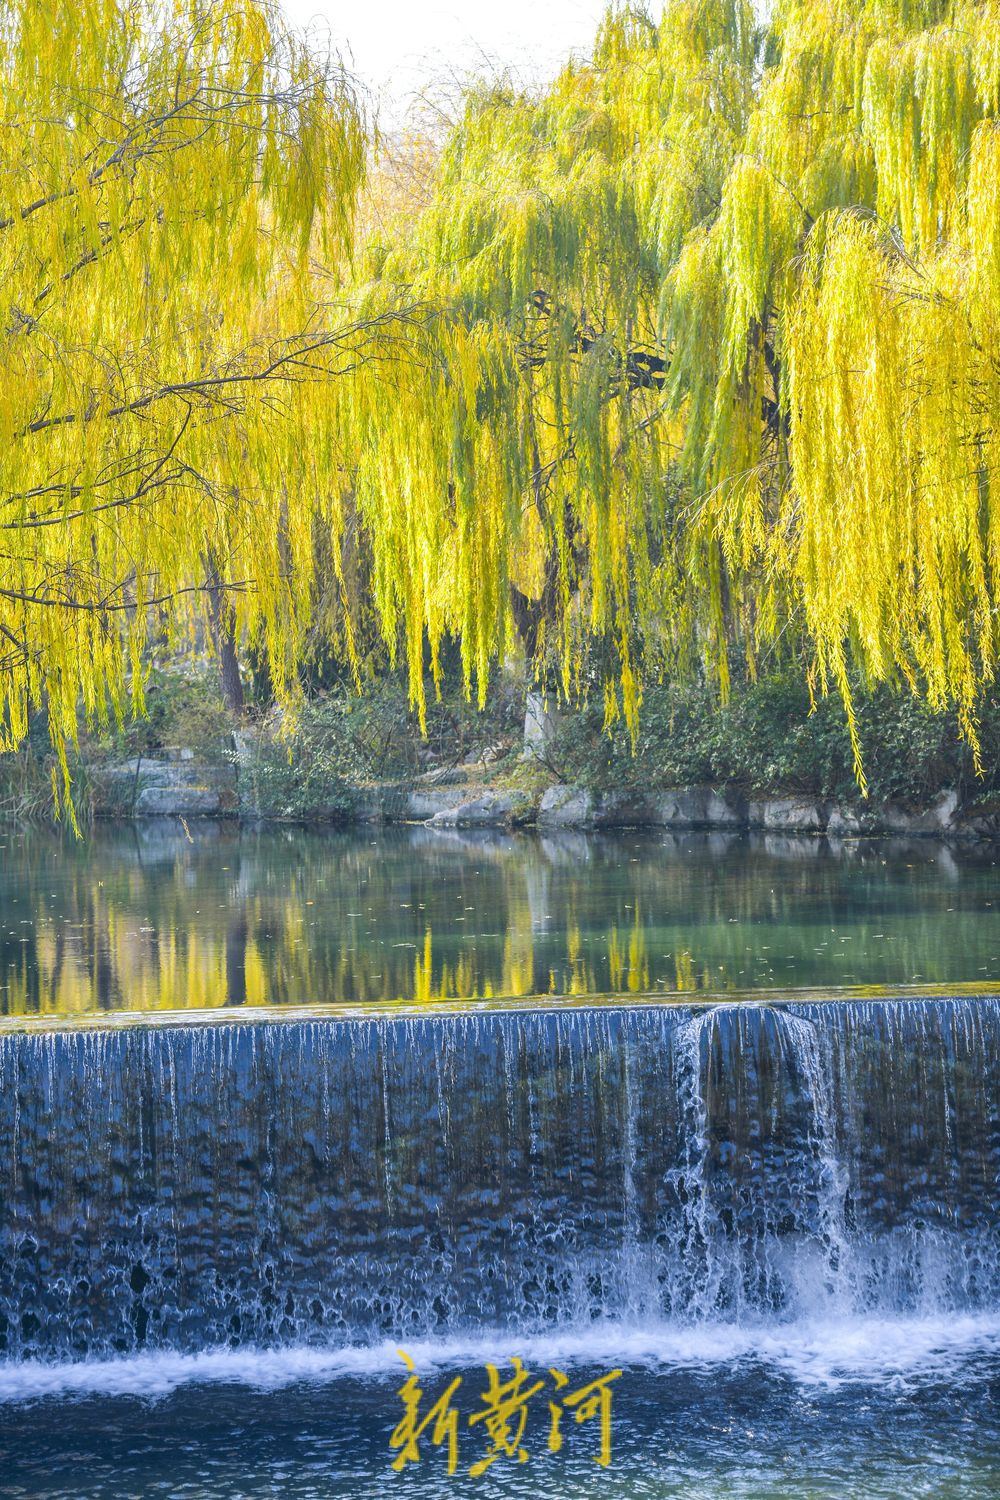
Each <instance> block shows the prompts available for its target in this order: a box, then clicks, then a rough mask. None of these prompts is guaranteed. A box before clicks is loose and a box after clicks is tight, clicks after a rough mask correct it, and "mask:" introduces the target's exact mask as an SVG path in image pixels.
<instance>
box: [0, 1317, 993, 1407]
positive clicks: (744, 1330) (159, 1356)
mask: <svg viewBox="0 0 1000 1500" xmlns="http://www.w3.org/2000/svg"><path fill="white" fill-rule="evenodd" d="M403 1347H404V1348H405V1349H406V1352H407V1353H408V1354H409V1355H410V1357H411V1358H412V1359H413V1360H414V1361H415V1363H416V1365H417V1368H418V1369H419V1370H421V1371H431V1370H439V1369H446V1368H449V1367H451V1368H462V1367H464V1368H469V1367H482V1365H483V1364H484V1363H485V1362H486V1361H487V1360H491V1361H493V1362H494V1363H502V1362H503V1361H505V1360H508V1359H510V1358H511V1356H512V1355H515V1354H516V1355H519V1356H520V1358H521V1359H523V1360H524V1362H525V1364H527V1365H528V1366H529V1367H530V1366H550V1365H556V1366H567V1365H568V1366H573V1365H584V1364H585V1365H596V1366H600V1367H601V1368H605V1369H607V1368H611V1367H612V1366H621V1367H624V1368H628V1367H634V1368H646V1369H649V1370H652V1371H654V1372H666V1371H669V1370H688V1371H692V1372H698V1371H701V1370H704V1371H706V1372H711V1371H713V1370H717V1369H718V1368H720V1367H727V1366H736V1365H741V1364H746V1363H749V1362H755V1363H759V1364H762V1365H764V1366H766V1367H768V1368H770V1369H772V1370H774V1371H775V1372H776V1373H780V1374H782V1375H785V1376H787V1377H789V1378H791V1379H793V1380H794V1381H796V1382H797V1383H799V1384H801V1385H805V1386H814V1387H816V1386H819V1387H825V1388H827V1389H833V1388H836V1387H839V1386H842V1385H846V1384H858V1383H861V1384H877V1385H878V1386H880V1387H881V1388H882V1389H884V1388H885V1387H886V1385H887V1384H888V1385H890V1386H893V1387H905V1386H908V1385H911V1384H915V1383H923V1382H926V1381H941V1380H948V1381H951V1382H960V1381H962V1380H963V1379H968V1378H974V1376H975V1373H976V1370H977V1369H978V1361H979V1359H980V1358H981V1357H982V1356H983V1355H986V1354H998V1355H1000V1313H997V1314H989V1315H978V1316H973V1315H940V1316H935V1317H911V1318H906V1317H900V1318H882V1317H879V1318H865V1319H861V1318H856V1317H855V1318H851V1319H842V1320H835V1319H824V1320H822V1321H816V1322H799V1323H792V1324H787V1325H781V1324H770V1325H764V1326H758V1327H747V1326H737V1325H734V1324H705V1323H702V1324H698V1325H692V1326H684V1325H679V1324H659V1325H648V1324H647V1325H644V1326H642V1327H639V1326H634V1325H628V1324H621V1323H610V1322H609V1323H594V1324H588V1325H587V1327H585V1328H575V1329H565V1330H552V1331H547V1332H545V1333H542V1334H532V1335H524V1334H518V1333H512V1332H507V1331H505V1330H499V1329H495V1330H491V1331H477V1332H470V1333H469V1334H468V1335H467V1336H465V1337H463V1336H457V1337H449V1338H445V1339H423V1340H422V1339H410V1340H404V1341H403ZM399 1348H400V1344H399V1342H398V1341H397V1340H394V1339H390V1340H386V1341H385V1342H383V1343H379V1344H371V1345H354V1346H347V1347H344V1348H340V1349H314V1348H305V1347H297V1348H287V1349H274V1350H266V1349H255V1348H246V1349H213V1350H207V1351H205V1352H203V1353H200V1354H177V1353H171V1352H170V1351H157V1352H150V1353H145V1354H138V1355H133V1356H131V1357H127V1358H119V1359H107V1360H99V1359H88V1360H79V1361H70V1362H66V1363H64V1364H46V1363H43V1362H41V1361H34V1360H28V1361H19V1362H15V1361H7V1362H0V1403H8V1404H9V1403H12V1402H21V1401H29V1400H38V1399H40V1398H43V1397H64V1396H85V1395H86V1396H89V1395H96V1396H133V1397H138V1398H140V1399H146V1400H150V1399H157V1398H160V1397H163V1396H167V1395H169V1394H170V1393H171V1392H172V1391H174V1390H176V1389H177V1388H178V1387H179V1386H183V1385H191V1384H197V1385H211V1384H232V1385H244V1386H248V1387H252V1388H254V1389H257V1390H276V1389H280V1388H281V1387H283V1386H288V1385H294V1384H297V1383H299V1382H312V1383H323V1384H326V1383H329V1382H331V1381H335V1380H337V1379H341V1378H344V1377H353V1378H356V1379H386V1378H394V1377H396V1376H399V1375H401V1374H402V1373H403V1364H402V1361H401V1359H400V1355H399Z"/></svg>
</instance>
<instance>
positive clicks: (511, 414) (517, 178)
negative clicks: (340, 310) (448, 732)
mask: <svg viewBox="0 0 1000 1500" xmlns="http://www.w3.org/2000/svg"><path fill="white" fill-rule="evenodd" d="M361 265H362V267H363V274H364V276H366V277H367V278H368V281H367V285H366V286H365V287H364V288H363V290H362V293H361V302H360V305H361V306H363V307H368V308H373V309H376V308H378V307H380V306H381V305H382V302H383V299H385V298H387V297H392V296H398V293H399V288H401V287H406V288H408V289H409V290H410V291H411V292H413V293H414V294H416V295H417V296H418V297H419V299H420V300H422V301H424V300H426V302H427V303H429V304H431V305H433V306H435V307H436V308H437V309H438V310H439V312H438V316H437V318H436V320H435V321H434V323H433V325H432V326H429V328H428V330H427V332H428V338H427V343H426V346H425V349H424V357H423V359H422V360H421V361H420V362H419V363H418V364H414V365H413V366H411V367H410V368H408V369H407V370H405V371H401V372H400V374H399V377H398V379H396V380H394V382H393V383H392V384H391V385H387V384H386V383H385V382H384V381H382V380H381V379H377V378H372V377H371V372H369V371H362V372H361V373H360V375H359V377H358V379H357V380H356V381H354V382H352V383H351V386H350V390H349V392H348V388H347V387H346V386H345V387H344V388H343V391H342V392H341V393H340V394H339V395H337V396H335V398H334V399H335V401H336V402H337V404H338V415H337V418H336V423H337V428H338V431H339V432H340V433H341V434H342V437H341V441H342V443H343V446H344V450H345V451H346V452H353V455H354V457H353V459H352V462H351V464H350V466H349V486H350V493H351V496H352V500H353V503H355V504H356V505H357V507H358V508H359V512H360V514H361V515H362V516H363V518H364V524H365V526H366V528H367V532H368V535H369V537H370V542H371V548H372V554H373V580H374V590H375V597H376V600H377V605H378V609H379V611H380V616H381V619H382V621H383V626H384V629H385V631H386V635H387V638H388V639H389V640H390V641H395V639H396V638H397V636H398V635H400V634H401V633H402V634H403V635H404V636H405V639H406V641H407V649H408V655H409V661H410V670H411V681H412V684H413V695H414V699H415V701H416V702H417V704H418V706H419V704H420V702H421V696H422V693H423V674H422V670H421V667H422V652H423V645H424V638H425V637H426V638H428V639H429V641H430V647H431V653H432V657H433V658H435V659H436V651H437V646H438V643H439V642H440V641H441V639H442V638H443V636H444V635H445V633H447V632H452V633H455V634H457V635H459V636H460V637H461V641H462V649H463V660H464V667H465V673H466V680H467V684H468V686H469V687H470V689H475V688H477V689H478V692H479V694H480V696H481V695H482V694H483V692H484V691H485V684H486V682H487V680H488V676H489V673H490V671H491V670H492V667H493V664H494V663H495V662H496V661H497V659H498V658H500V657H501V656H502V655H503V654H504V653H505V652H506V651H507V650H508V649H509V648H510V646H511V644H512V642H514V641H515V640H516V639H517V638H518V637H520V639H521V640H522V641H523V642H524V643H525V645H526V647H527V650H528V654H529V656H530V657H532V658H533V659H534V660H535V661H536V662H537V661H539V660H541V659H542V657H543V655H546V654H547V656H548V658H549V659H552V658H553V657H554V658H555V659H556V660H557V661H558V663H559V669H560V678H561V687H562V691H563V692H565V693H566V694H567V695H568V696H571V695H572V694H573V693H574V691H576V690H577V689H578V688H579V686H580V673H581V666H582V664H583V663H584V662H585V661H586V659H587V656H588V651H589V649H590V648H591V647H592V646H593V645H594V644H595V643H601V644H602V645H604V646H610V647H612V648H613V650H612V660H613V662H614V670H613V671H612V672H606V674H605V692H606V704H607V713H608V715H609V716H614V715H615V714H616V713H618V712H621V711H624V713H625V714H626V716H627V717H628V718H629V720H630V722H632V723H633V724H634V722H635V716H636V714H637V712H638V707H639V700H640V696H641V685H640V672H639V670H638V663H639V658H640V656H641V658H642V663H643V669H644V670H648V669H649V666H650V663H652V662H655V661H659V662H660V663H662V664H666V665H668V666H670V667H671V669H676V668H677V667H678V666H679V665H683V664H690V663H691V662H693V661H694V660H695V659H696V658H698V657H702V658H704V659H705V660H706V661H707V662H708V664H709V665H710V667H711V670H712V671H713V672H714V673H715V674H716V676H717V678H718V680H719V682H720V686H721V689H722V691H723V692H725V689H726V684H727V680H728V674H729V670H730V666H731V664H732V663H733V662H734V661H735V660H737V659H739V658H743V659H745V661H746V663H747V667H748V669H749V671H750V672H751V673H754V672H755V671H757V670H758V669H759V667H760V664H761V662H762V661H770V659H771V658H772V657H773V655H774V654H775V653H786V652H791V653H794V654H795V655H796V656H797V658H798V659H800V660H801V662H802V665H803V670H804V671H806V672H807V673H808V675H809V678H810V682H811V683H812V684H813V685H814V687H815V689H816V691H822V692H825V691H827V690H828V689H829V688H830V687H831V686H833V687H835V688H837V689H839V691H840V692H841V694H842V696H843V699H844V703H845V706H846V709H847V713H848V718H849V721H850V722H851V725H852V732H853V714H852V709H851V682H852V679H853V678H855V677H856V676H860V677H861V678H862V679H865V680H868V681H869V682H875V681H882V680H893V681H897V682H899V683H901V684H904V685H909V687H910V688H912V690H914V691H917V692H920V693H922V694H925V695H926V697H927V698H928V700H929V701H930V703H931V704H932V705H933V706H934V707H936V708H943V707H945V706H947V705H951V706H952V707H954V708H957V711H958V715H959V718H960V721H961V724H962V726H963V728H964V731H965V733H966V735H967V736H969V737H970V739H972V741H973V743H974V742H975V715H976V701H977V695H978V694H979V692H980V691H981V690H982V688H983V685H984V684H985V683H988V682H989V681H990V680H991V678H992V676H993V674H994V671H995V666H996V653H997V628H996V623H995V600H996V594H997V584H998V568H1000V493H998V484H1000V474H998V458H1000V449H998V443H1000V431H998V419H1000V383H998V382H1000V357H998V354H997V350H998V348H1000V343H998V337H997V335H998V331H1000V330H998V320H1000V6H998V4H997V3H996V0H779V3H778V5H777V7H776V9H775V11H774V13H773V16H772V17H771V19H770V20H769V22H768V23H767V24H766V25H761V24H759V22H758V21H757V19H756V18H755V14H754V11H753V8H752V7H751V5H750V4H748V3H745V0H668V3H667V5H666V7H665V9H664V11H663V14H662V16H659V17H656V18H653V17H652V16H651V15H648V14H645V13H643V12H637V11H635V10H632V9H622V10H613V11H612V12H611V13H609V15H608V17H607V18H606V20H605V23H604V25H603V27H602V30H601V33H600V35H599V38H598V41H597V45H596V49H595V53H594V56H593V59H592V61H591V62H590V63H588V64H587V65H574V66H571V67H569V68H567V69H566V70H565V71H564V72H563V74H562V75H561V76H560V78H559V79H558V80H557V82H556V83H555V84H554V85H553V86H552V88H551V89H549V90H548V91H547V92H546V93H545V94H544V96H543V97H541V98H538V97H531V96H527V95H525V94H524V93H522V92H518V91H517V90H515V89H513V88H507V87H504V86H499V87H497V86H495V87H492V88H490V89H488V90H483V91H481V92H480V93H477V94H475V95H473V96H472V97H471V98H470V99H469V101H468V104H467V108H466V111H465V115H464V118H463V119H462V121H461V123H460V124H459V126H458V127H457V129H456V130H455V132H454V134H453V136H452V138H451V139H450V141H449V142H448V144H447V147H446V149H445V151H444V154H443V158H442V161H441V163H440V166H439V168H438V170H437V173H436V177H435V180H434V183H433V191H432V193H431V198H430V201H429V203H428V205H427V207H426V208H425V210H424V211H423V212H422V213H421V214H420V216H419V218H418V219H417V220H416V222H412V223H408V224H407V225H406V229H405V234H403V235H401V236H397V237H396V238H395V239H393V238H392V237H389V238H386V237H385V236H382V237H378V236H375V237H373V238H372V239H371V240H370V242H369V243H368V245H367V249H366V256H365V258H364V259H363V261H362V262H361ZM604 659H605V660H607V653H606V652H605V655H604ZM856 751H858V747H857V745H856ZM858 774H859V777H860V778H861V780H862V783H863V773H862V768H861V762H860V758H859V760H858Z"/></svg>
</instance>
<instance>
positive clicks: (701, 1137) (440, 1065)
mask: <svg viewBox="0 0 1000 1500" xmlns="http://www.w3.org/2000/svg"><path fill="white" fill-rule="evenodd" d="M0 1138H2V1140H3V1142H4V1149H3V1152H2V1154H0V1355H2V1356H3V1357H4V1358H6V1359H8V1360H10V1359H15V1360H23V1359H35V1358H42V1359H46V1360H67V1359H79V1358H83V1357H85V1356H90V1357H93V1356H100V1357H107V1356H114V1355H119V1354H134V1353H136V1352H138V1351H142V1350H169V1351H173V1352H181V1353H184V1352H186V1353H194V1352H198V1351H204V1350H211V1349H215V1348H218V1347H220V1346H222V1347H226V1346H230V1347H238V1346H242V1345H253V1346H255V1347H261V1346H264V1347H268V1348H282V1347H285V1346H290V1345H295V1346H297V1347H298V1346H314V1347H315V1348H316V1349H329V1348H332V1347H344V1346H349V1345H355V1344H359V1343H360V1344H363V1343H370V1342H376V1341H380V1340H383V1339H387V1338H391V1339H403V1338H414V1339H433V1338H435V1337H442V1336H444V1335H446V1334H447V1335H448V1336H452V1335H455V1334H467V1333H470V1332H474V1331H475V1330H476V1329H477V1328H482V1327H490V1328H505V1329H508V1330H510V1331H512V1332H516V1333H518V1334H519V1335H523V1336H524V1337H525V1338H529V1337H533V1336H536V1335H538V1334H540V1333H542V1332H544V1331H545V1330H547V1329H548V1330H552V1329H556V1330H564V1331H566V1332H572V1331H573V1330H580V1329H586V1328H596V1327H598V1326H604V1325H605V1324H607V1323H609V1322H614V1321H615V1320H622V1321H628V1322H630V1323H631V1324H633V1325H635V1324H639V1323H642V1322H643V1321H652V1320H656V1321H657V1322H663V1321H667V1322H669V1323H671V1324H672V1325H676V1326H678V1327H688V1326H706V1325H708V1326H715V1325H718V1326H732V1325H739V1326H740V1327H759V1328H761V1329H773V1328H774V1327H775V1326H776V1325H782V1324H785V1323H788V1322H791V1321H793V1320H796V1319H802V1318H808V1317H810V1316H814V1315H817V1314H823V1315H827V1316H843V1317H845V1318H848V1317H856V1316H859V1315H867V1316H881V1315H896V1314H899V1313H901V1312H902V1313H907V1312H927V1311H933V1312H935V1313H941V1314H948V1313H950V1312H954V1313H956V1314H959V1313H960V1314H963V1315H969V1314H974V1313H975V1312H976V1310H977V1309H983V1308H992V1307H994V1306H995V1305H997V1304H998V1303H1000V1255H998V1248H1000V1205H998V1201H997V1191H996V1184H997V1181H998V1174H1000V1002H998V1001H997V1000H996V999H992V998H979V999H973V998H969V999H966V998H963V999H957V998H956V999H913V1000H909V999H908V1000H899V1001H826V1002H815V1003H812V1002H810V1003H806V1002H794V1003H782V1004H773V1005H765V1004H756V1003H754V1004H750V1003H745V1004H733V1005H723V1006H716V1007H713V1008H711V1009H701V1008H698V1007H693V1006H669V1005H662V1006H661V1005H653V1004H645V1005H634V1006H626V1005H619V1006H606V1007H591V1008H586V1007H581V1008H576V1009H571V1008H567V1007H553V1008H551V1009H537V1010H533V1011H527V1010H525V1011H515V1010H502V1009H497V1010H494V1011H489V1012H486V1011H483V1012H477V1013H472V1014H456V1015H451V1016H443V1015H441V1014H437V1015H435V1016H434V1017H433V1018H429V1017H428V1018H423V1017H413V1016H408V1017H403V1016H384V1017H375V1018H366V1019H350V1020H348V1019H344V1020H336V1019H334V1020H330V1019H316V1020H308V1019H305V1020H304V1019H295V1020H292V1019H289V1020H276V1021H273V1022H271V1021H268V1022H251V1021H247V1022H243V1023H237V1024H220V1023H210V1024H200V1025H190V1026H161V1027H156V1026H150V1025H140V1026H134V1027H128V1026H122V1027H116V1028H112V1029H107V1030H84V1029H82V1030H76V1031H72V1030H68V1031H53V1032H50V1033H38V1032H29V1031H24V1032H15V1031H8V1032H5V1033H4V1034H3V1035H0Z"/></svg>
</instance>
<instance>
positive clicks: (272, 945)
mask: <svg viewBox="0 0 1000 1500" xmlns="http://www.w3.org/2000/svg"><path fill="white" fill-rule="evenodd" d="M994 982H1000V883H998V880H997V865H996V852H995V850H993V849H992V848H990V847H989V846H984V847H983V848H978V849H974V848H966V849H955V848H947V847H945V846H943V845H940V844H934V843H929V842H919V841H912V842H909V843H903V842H900V841H876V840H870V841H862V842H858V843H853V844H841V845H839V846H838V845H833V844H831V843H828V842H827V841H826V840H825V839H814V838H798V839H795V838H770V837H768V838H765V837H763V836H755V835H749V836H747V835H743V836H729V835H720V834H697V833H692V834H687V835H680V836H679V835H660V836H658V837H641V836H639V835H638V834H623V835H621V836H619V837H613V838H612V837H605V836H601V837H597V836H594V837H588V836H585V835H581V834H562V835H560V836H556V835H550V836H534V835H529V834H524V835H509V834H502V833H482V834H473V833H469V834H462V833H455V832H450V833H448V832H443V831H442V832H435V831H432V830H429V829H424V828H419V827H417V828H406V829H394V830H382V829H364V830H361V831H354V832H309V831H305V830H300V829H268V830H263V831H248V830H243V831H241V830H239V829H237V828H235V827H230V826H225V825H222V826H218V825H198V824H195V823H192V825H191V831H190V834H186V833H185V832H184V830H183V829H181V828H180V827H179V826H178V825H177V824H170V825H166V826H163V825H159V824H148V825H137V826H128V827H125V828H104V829H101V828H98V829H97V830H96V831H95V832H94V833H93V834H92V835H91V836H90V837H89V838H88V839H87V840H86V841H85V842H83V843H73V842H68V841H65V840H62V839H60V838H56V837H52V836H50V835H47V834H45V833H41V832H29V833H13V832H11V831H9V830H8V831H2V830H0V1014H7V1015H58V1014H66V1015H76V1014H81V1015H82V1014H86V1013H92V1014H93V1013H102V1012H114V1011H120V1010H130V1011H134V1010H156V1009H170V1010H173V1009H179V1008H196V1007H208V1006H237V1005H243V1004H277V1005H287V1004H295V1005H301V1004H309V1003H339V1002H346V1003H358V1002H373V1001H374V1002H379V1001H396V1000H404V1001H417V1002H419V1001H424V1000H434V999H447V998H453V997H459V998H489V997H493V996H497V997H499V996H518V995H520V996H525V995H537V994H546V993H551V994H558V995H601V994H609V993H629V992H631V993H641V992H654V993H655V992H659V993H662V994H669V993H676V992H678V991H681V992H688V991H697V990H708V991H721V992H725V991H740V990H754V989H762V988H763V989H771V988H781V989H784V988H800V987H809V986H823V987H828V986H842V985H843V986H854V985H880V984H881V985H889V986H898V985H903V984H915V985H932V984H959V983H963V984H969V985H987V984H990V983H994Z"/></svg>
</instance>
